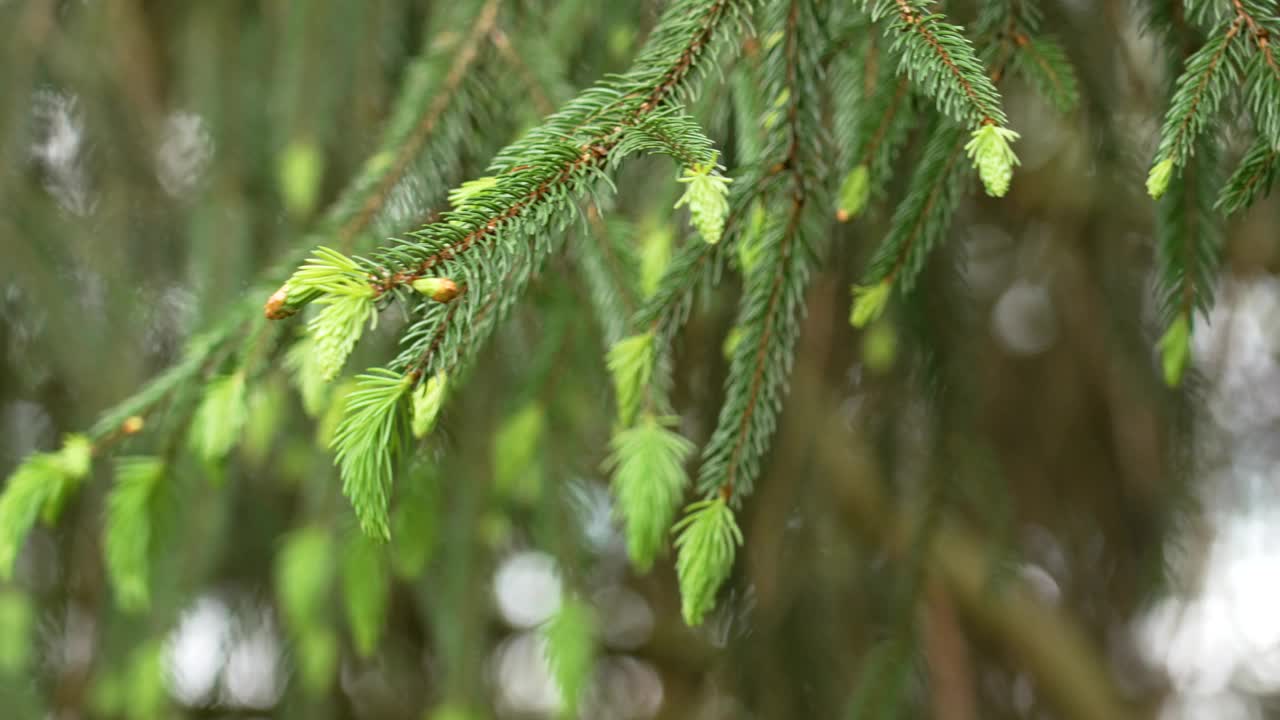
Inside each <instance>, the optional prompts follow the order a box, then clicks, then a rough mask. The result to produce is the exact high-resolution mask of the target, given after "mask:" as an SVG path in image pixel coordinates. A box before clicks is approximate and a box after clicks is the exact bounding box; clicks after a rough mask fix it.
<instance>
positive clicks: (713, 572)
mask: <svg viewBox="0 0 1280 720" xmlns="http://www.w3.org/2000/svg"><path fill="white" fill-rule="evenodd" d="M672 530H673V532H675V533H677V537H676V542H675V546H676V550H677V553H678V554H677V559H676V574H677V576H679V578H680V598H681V612H682V613H683V614H684V621H685V622H686V623H688V624H689V625H701V624H702V620H703V618H704V617H705V616H706V614H707V613H708V612H710V611H711V609H712V608H714V607H715V604H716V594H717V592H718V591H719V589H720V586H721V585H723V584H724V581H725V580H727V579H728V578H729V573H730V572H732V571H733V560H734V556H735V555H736V554H737V551H738V546H739V545H741V544H742V531H741V530H739V529H738V522H737V520H736V519H735V518H734V516H733V510H732V509H730V508H729V504H728V503H727V502H726V501H725V499H724V498H723V497H716V498H713V499H711V500H702V501H700V502H696V503H693V504H692V505H690V506H689V507H687V508H685V516H684V518H683V519H682V520H681V521H680V522H678V523H676V526H675V527H674V528H673V529H672Z"/></svg>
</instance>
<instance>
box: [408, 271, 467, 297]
mask: <svg viewBox="0 0 1280 720" xmlns="http://www.w3.org/2000/svg"><path fill="white" fill-rule="evenodd" d="M413 289H414V290H417V291H418V292H420V293H422V294H423V295H426V296H427V297H429V298H431V299H432V300H435V301H436V302H438V303H447V302H449V301H451V300H453V299H454V298H456V297H458V296H459V295H461V294H462V288H461V287H459V286H458V283H456V282H454V281H453V280H450V279H449V278H438V277H429V278H419V279H417V280H414V281H413Z"/></svg>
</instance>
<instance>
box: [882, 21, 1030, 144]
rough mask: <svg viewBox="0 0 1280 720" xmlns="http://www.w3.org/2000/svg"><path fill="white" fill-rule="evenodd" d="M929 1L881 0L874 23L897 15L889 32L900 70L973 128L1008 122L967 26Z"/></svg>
mask: <svg viewBox="0 0 1280 720" xmlns="http://www.w3.org/2000/svg"><path fill="white" fill-rule="evenodd" d="M929 4H930V3H929V2H927V0H877V2H876V3H875V5H874V6H873V7H872V9H871V18H872V20H873V21H879V20H880V19H882V18H884V17H885V16H889V15H892V16H893V21H892V22H890V23H889V24H888V25H887V26H885V34H886V36H888V37H891V38H893V44H892V46H891V47H892V50H893V52H895V53H896V54H898V56H899V68H900V70H901V71H902V72H904V73H905V74H906V75H907V76H908V77H909V78H911V81H912V83H914V84H915V85H916V87H917V88H918V89H919V90H920V91H921V92H922V93H924V94H926V95H928V96H930V97H931V98H933V100H934V101H935V102H936V103H937V104H938V109H939V110H941V111H942V112H943V113H945V114H946V115H948V116H950V117H951V118H952V119H954V120H955V121H956V122H959V123H961V124H963V125H968V126H971V127H973V126H977V125H998V126H1001V127H1003V126H1004V125H1006V124H1007V123H1008V120H1007V118H1006V117H1005V114H1004V110H1003V109H1002V108H1001V106H1000V93H999V91H997V90H996V87H995V85H994V84H993V83H992V82H991V79H990V78H989V77H987V74H986V71H985V69H984V68H983V65H982V61H981V60H980V59H979V58H978V55H977V53H976V52H975V51H974V48H973V43H971V42H970V41H969V39H968V38H966V37H965V36H964V33H963V29H962V28H960V27H958V26H956V25H952V24H950V23H948V22H946V21H945V20H944V16H942V15H940V14H936V13H931V12H930V11H929Z"/></svg>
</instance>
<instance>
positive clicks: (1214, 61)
mask: <svg viewBox="0 0 1280 720" xmlns="http://www.w3.org/2000/svg"><path fill="white" fill-rule="evenodd" d="M1243 27H1244V20H1243V19H1242V18H1240V17H1236V18H1234V19H1233V20H1232V21H1231V22H1230V23H1229V24H1225V25H1223V26H1220V27H1219V28H1218V29H1217V30H1215V31H1214V33H1213V34H1212V35H1211V36H1210V38H1209V40H1208V42H1206V43H1205V44H1204V46H1203V47H1201V48H1200V49H1199V50H1197V51H1196V52H1195V53H1194V54H1192V55H1191V57H1190V58H1188V59H1187V66H1186V71H1185V72H1183V74H1182V76H1181V77H1179V78H1178V82H1177V88H1176V90H1175V91H1174V94H1173V99H1172V101H1171V102H1170V107H1169V112H1168V114H1167V115H1166V116H1165V122H1164V128H1163V130H1162V131H1161V134H1160V147H1159V149H1158V150H1157V151H1156V158H1155V161H1154V163H1153V164H1152V167H1151V173H1150V175H1149V176H1148V178H1147V192H1148V193H1150V195H1151V197H1153V198H1157V199H1158V198H1159V197H1160V196H1161V195H1163V194H1164V191H1165V189H1166V188H1167V187H1168V185H1169V180H1170V178H1171V177H1172V174H1173V171H1174V169H1175V168H1178V167H1181V166H1182V165H1184V164H1185V163H1186V162H1187V159H1188V158H1189V157H1191V154H1192V152H1193V150H1194V148H1195V143H1196V140H1197V139H1199V137H1200V135H1201V134H1202V133H1203V132H1204V131H1205V129H1206V128H1207V124H1208V121H1209V119H1210V118H1211V117H1212V116H1213V115H1214V114H1216V113H1217V111H1218V108H1219V106H1220V105H1221V103H1222V100H1223V98H1224V97H1226V95H1227V93H1228V92H1229V91H1230V90H1231V88H1232V87H1233V86H1234V85H1235V83H1236V79H1237V77H1236V76H1237V74H1238V63H1237V62H1235V59H1234V58H1233V57H1232V51H1233V44H1234V41H1235V39H1236V37H1237V36H1238V35H1239V33H1240V30H1241V29H1242V28H1243Z"/></svg>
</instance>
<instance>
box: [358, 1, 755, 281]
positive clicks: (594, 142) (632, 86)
mask: <svg viewBox="0 0 1280 720" xmlns="http://www.w3.org/2000/svg"><path fill="white" fill-rule="evenodd" d="M745 4H746V3H745V1H744V0H685V1H684V2H681V3H677V4H675V5H673V6H672V7H671V8H669V9H668V11H667V13H666V14H665V15H664V19H663V21H662V22H661V23H660V24H659V27H658V28H657V29H656V30H655V31H654V34H653V38H652V39H651V41H650V43H649V45H648V46H647V49H646V51H645V52H644V53H643V54H642V56H641V57H640V58H639V59H638V60H637V61H636V63H635V65H634V69H633V70H632V71H631V72H630V73H628V74H627V75H625V76H623V77H622V78H620V79H618V80H615V81H605V82H603V83H601V84H599V85H597V86H596V87H594V88H592V89H591V90H588V91H586V92H585V93H583V94H582V95H580V96H579V97H578V98H577V99H576V100H574V101H573V102H571V103H569V105H568V106H567V107H566V108H565V109H564V110H562V111H561V112H559V113H557V114H556V115H553V116H552V117H551V118H549V119H548V120H547V122H546V123H544V124H543V126H541V127H539V128H537V129H535V130H533V131H532V132H531V133H530V134H529V135H528V136H527V137H526V138H524V139H523V140H521V141H517V142H516V143H515V144H513V145H512V146H510V147H508V148H507V149H506V150H504V151H502V152H500V153H499V154H498V156H497V158H495V160H494V163H493V164H492V165H491V166H490V171H491V172H492V173H494V174H495V175H496V176H497V177H498V184H497V186H495V187H494V188H492V189H491V190H490V191H488V192H486V193H484V194H482V195H480V196H478V197H477V198H475V209H474V210H471V211H467V212H463V211H454V212H453V213H446V214H445V217H444V218H443V219H442V220H441V221H440V222H438V223H433V224H431V225H427V226H425V227H423V228H422V229H420V230H418V231H416V232H415V233H412V234H411V235H409V236H408V237H406V238H403V239H402V240H401V241H400V242H399V243H397V244H396V245H394V246H391V247H388V248H384V249H383V250H381V251H380V252H378V253H375V256H374V265H373V266H372V267H370V274H371V276H372V277H373V278H374V279H373V281H372V283H371V285H372V286H373V288H374V290H375V292H376V294H378V295H383V294H386V293H388V292H390V291H392V290H395V289H397V288H399V287H401V286H403V285H406V284H409V283H412V282H413V281H414V280H416V279H418V278H419V277H422V276H424V275H426V274H427V273H428V272H430V271H431V270H432V269H433V268H436V267H437V266H440V265H442V264H444V263H448V262H451V261H456V260H458V259H460V258H461V257H462V256H463V255H465V254H466V253H467V252H469V251H470V250H471V248H473V247H474V246H476V245H477V243H481V242H482V241H488V240H490V239H492V238H496V237H497V236H499V235H500V234H501V233H502V232H503V231H504V230H507V229H509V228H510V226H515V225H523V224H524V222H525V221H526V220H531V221H532V227H530V228H527V230H526V231H529V230H531V231H533V232H545V231H546V230H548V229H549V227H548V226H547V224H546V220H545V219H546V218H550V217H553V216H554V211H555V210H558V209H565V206H566V205H567V204H568V203H569V200H570V195H571V194H577V193H581V192H585V191H586V190H587V188H586V187H585V183H587V182H589V181H591V180H595V179H600V178H602V177H603V173H604V172H605V171H606V170H607V169H609V168H611V167H612V166H614V165H616V163H617V162H618V161H619V160H620V159H621V158H620V157H619V154H620V153H618V152H617V151H618V148H619V144H620V143H621V141H622V140H623V139H624V137H625V136H626V134H627V133H628V132H629V131H630V130H631V129H632V128H634V127H635V126H637V125H638V124H639V123H641V122H642V121H643V120H644V119H646V117H648V116H650V115H651V114H652V113H654V112H655V111H657V110H660V109H662V108H664V107H667V106H668V105H669V104H670V103H672V102H673V101H675V102H678V99H679V97H680V95H681V93H683V92H684V90H685V88H686V82H687V81H688V80H689V78H690V77H691V76H692V74H693V73H694V71H695V70H697V69H698V68H700V66H701V60H702V59H703V58H705V57H707V56H709V55H710V52H711V50H710V49H711V47H712V45H713V44H715V41H716V40H717V39H719V38H720V37H721V36H722V35H723V32H722V28H723V27H724V25H725V24H726V23H727V21H728V20H730V19H732V18H733V17H734V16H735V15H736V14H737V13H738V12H740V11H741V10H742V9H743V6H745ZM553 206H554V207H553Z"/></svg>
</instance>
